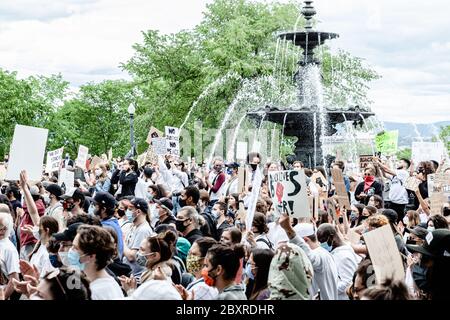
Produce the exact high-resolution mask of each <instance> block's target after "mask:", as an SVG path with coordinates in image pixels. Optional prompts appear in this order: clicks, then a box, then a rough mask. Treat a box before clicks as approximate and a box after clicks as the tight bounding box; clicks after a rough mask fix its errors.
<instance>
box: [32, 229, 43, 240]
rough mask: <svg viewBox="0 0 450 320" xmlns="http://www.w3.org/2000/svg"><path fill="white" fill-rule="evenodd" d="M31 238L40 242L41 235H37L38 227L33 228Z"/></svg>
mask: <svg viewBox="0 0 450 320" xmlns="http://www.w3.org/2000/svg"><path fill="white" fill-rule="evenodd" d="M33 237H35V238H36V239H37V240H41V235H40V234H39V227H37V226H34V227H33Z"/></svg>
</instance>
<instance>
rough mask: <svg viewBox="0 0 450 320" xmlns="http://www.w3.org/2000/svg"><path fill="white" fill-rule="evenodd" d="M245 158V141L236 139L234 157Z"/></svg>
mask: <svg viewBox="0 0 450 320" xmlns="http://www.w3.org/2000/svg"><path fill="white" fill-rule="evenodd" d="M246 158H247V142H241V141H238V142H237V144H236V159H237V160H245V159H246Z"/></svg>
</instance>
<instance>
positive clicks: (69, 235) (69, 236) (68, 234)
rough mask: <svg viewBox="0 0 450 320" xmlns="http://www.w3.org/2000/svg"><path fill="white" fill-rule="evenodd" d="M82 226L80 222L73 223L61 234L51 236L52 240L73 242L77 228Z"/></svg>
mask: <svg viewBox="0 0 450 320" xmlns="http://www.w3.org/2000/svg"><path fill="white" fill-rule="evenodd" d="M82 224H83V223H82V222H77V223H73V224H71V225H70V226H68V227H67V228H66V230H64V231H63V232H60V233H55V234H53V238H55V240H57V241H73V239H75V236H76V235H77V230H78V227H79V226H81V225H82Z"/></svg>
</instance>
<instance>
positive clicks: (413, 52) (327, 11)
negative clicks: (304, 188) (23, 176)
mask: <svg viewBox="0 0 450 320" xmlns="http://www.w3.org/2000/svg"><path fill="white" fill-rule="evenodd" d="M207 2H211V1H203V0H164V1H162V0H1V1H0V67H1V68H3V69H7V70H16V71H18V72H19V76H20V77H25V76H28V75H32V74H44V75H50V74H53V73H59V72H60V73H62V75H63V76H64V78H65V79H66V80H68V81H70V83H71V85H72V86H74V87H77V86H79V85H81V84H83V83H86V82H89V81H96V82H99V81H101V80H104V79H120V78H127V75H126V74H124V73H122V72H121V70H120V69H119V67H118V66H119V63H120V62H125V61H127V60H128V59H129V58H130V57H131V56H132V54H133V50H132V48H131V46H132V44H134V43H136V42H141V40H142V37H141V31H142V30H148V29H158V30H160V31H161V32H164V33H171V32H177V31H179V30H181V29H188V28H192V27H193V26H195V25H196V24H197V23H199V21H200V20H201V18H202V11H203V10H204V8H205V4H206V3H207ZM314 5H315V6H316V9H317V11H318V15H317V18H318V20H319V25H318V29H320V30H323V31H332V32H337V33H339V34H340V38H339V39H338V40H336V41H334V42H333V43H332V44H331V48H332V50H337V49H338V48H343V49H345V50H347V51H349V52H350V53H352V54H353V55H355V56H359V57H362V58H364V59H365V60H366V62H367V63H368V64H369V65H371V66H372V67H373V68H374V69H375V70H377V71H378V72H379V73H380V74H381V75H382V76H383V78H382V79H381V80H378V81H376V82H375V83H373V85H372V90H371V91H370V98H371V99H372V100H373V101H374V105H373V106H372V109H373V110H374V111H375V112H376V113H377V115H378V117H379V118H380V119H382V120H384V121H398V122H415V123H429V122H435V121H443V120H450V19H449V18H448V15H449V14H450V2H449V1H446V0H427V1H424V0H422V1H419V0H377V1H373V0H317V1H315V2H314Z"/></svg>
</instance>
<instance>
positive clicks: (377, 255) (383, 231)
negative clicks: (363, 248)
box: [363, 224, 405, 283]
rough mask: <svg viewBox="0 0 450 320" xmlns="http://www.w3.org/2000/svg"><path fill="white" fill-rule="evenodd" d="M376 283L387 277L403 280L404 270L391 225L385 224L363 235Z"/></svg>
mask: <svg viewBox="0 0 450 320" xmlns="http://www.w3.org/2000/svg"><path fill="white" fill-rule="evenodd" d="M363 237H364V240H365V243H366V245H367V249H368V251H369V254H370V259H371V260H372V265H373V268H374V270H375V275H376V279H377V282H378V283H382V282H383V281H385V280H386V279H387V278H391V279H393V280H398V281H403V280H404V279H405V270H404V268H403V263H402V258H401V256H400V252H399V251H398V248H397V244H396V242H395V238H394V233H393V232H392V229H391V226H390V225H389V224H388V225H385V226H382V227H380V228H377V229H375V230H373V231H370V232H367V233H364V235H363Z"/></svg>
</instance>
